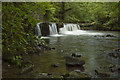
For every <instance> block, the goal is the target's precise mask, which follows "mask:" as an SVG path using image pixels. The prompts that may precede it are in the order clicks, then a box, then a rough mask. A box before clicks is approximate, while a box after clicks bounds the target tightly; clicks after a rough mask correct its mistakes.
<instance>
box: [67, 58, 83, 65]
mask: <svg viewBox="0 0 120 80" xmlns="http://www.w3.org/2000/svg"><path fill="white" fill-rule="evenodd" d="M65 59H66V66H73V67H77V66H78V67H79V66H83V65H84V64H85V61H84V60H81V59H77V58H72V57H69V56H65Z"/></svg>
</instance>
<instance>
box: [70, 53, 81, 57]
mask: <svg viewBox="0 0 120 80" xmlns="http://www.w3.org/2000/svg"><path fill="white" fill-rule="evenodd" d="M72 56H73V57H81V54H80V53H73V54H72Z"/></svg>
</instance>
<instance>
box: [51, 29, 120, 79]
mask: <svg viewBox="0 0 120 80" xmlns="http://www.w3.org/2000/svg"><path fill="white" fill-rule="evenodd" d="M107 34H111V35H114V36H117V37H101V36H104V35H107ZM118 34H119V32H116V31H83V30H81V31H80V30H79V31H78V32H72V33H67V34H61V35H56V36H51V37H50V38H49V45H50V47H55V48H56V50H57V51H59V52H61V54H64V55H68V56H69V55H71V54H72V53H80V54H82V57H81V59H83V60H85V62H86V63H85V65H84V68H85V72H87V73H89V74H90V75H92V76H94V74H93V73H94V70H95V69H98V68H100V67H104V66H109V65H110V64H118V59H113V58H110V57H108V54H107V53H108V52H110V51H112V50H113V49H116V48H118V47H119V45H118V43H119V42H120V38H119V39H118V37H119V35H118ZM104 71H105V70H104ZM112 75H114V76H118V75H117V74H112ZM94 77H95V76H94Z"/></svg>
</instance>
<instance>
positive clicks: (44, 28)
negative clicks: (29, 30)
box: [39, 23, 50, 36]
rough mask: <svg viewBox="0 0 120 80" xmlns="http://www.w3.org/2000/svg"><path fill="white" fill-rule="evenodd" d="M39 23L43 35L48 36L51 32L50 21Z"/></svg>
mask: <svg viewBox="0 0 120 80" xmlns="http://www.w3.org/2000/svg"><path fill="white" fill-rule="evenodd" d="M39 25H40V29H41V34H42V36H48V35H49V34H50V32H49V23H41V24H39Z"/></svg>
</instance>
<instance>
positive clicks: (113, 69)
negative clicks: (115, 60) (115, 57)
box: [108, 65, 120, 72]
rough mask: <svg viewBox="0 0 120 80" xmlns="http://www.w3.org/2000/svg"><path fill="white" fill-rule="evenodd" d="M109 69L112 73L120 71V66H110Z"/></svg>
mask: <svg viewBox="0 0 120 80" xmlns="http://www.w3.org/2000/svg"><path fill="white" fill-rule="evenodd" d="M108 68H109V70H110V71H111V72H115V71H116V72H118V71H120V65H110V66H108Z"/></svg>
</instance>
